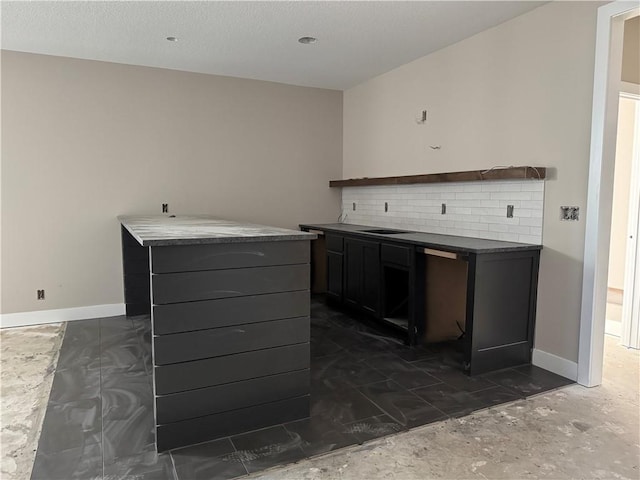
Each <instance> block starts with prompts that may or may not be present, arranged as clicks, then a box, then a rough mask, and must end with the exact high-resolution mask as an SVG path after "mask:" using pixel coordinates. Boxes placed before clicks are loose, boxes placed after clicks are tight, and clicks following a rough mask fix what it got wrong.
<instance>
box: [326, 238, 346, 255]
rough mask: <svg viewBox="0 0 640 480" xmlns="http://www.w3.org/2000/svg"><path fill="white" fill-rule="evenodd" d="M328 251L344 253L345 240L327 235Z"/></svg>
mask: <svg viewBox="0 0 640 480" xmlns="http://www.w3.org/2000/svg"><path fill="white" fill-rule="evenodd" d="M326 239H327V250H329V251H331V252H342V251H343V249H344V238H343V237H340V236H337V235H330V234H327V235H326Z"/></svg>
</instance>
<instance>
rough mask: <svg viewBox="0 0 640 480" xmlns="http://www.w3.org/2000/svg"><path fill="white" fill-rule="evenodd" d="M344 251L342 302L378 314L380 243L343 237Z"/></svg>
mask: <svg viewBox="0 0 640 480" xmlns="http://www.w3.org/2000/svg"><path fill="white" fill-rule="evenodd" d="M344 252H345V253H344V262H345V271H344V302H345V303H346V304H348V305H351V306H353V307H358V308H361V309H362V310H365V311H366V312H368V313H371V314H373V315H374V316H378V313H379V311H380V244H379V243H378V242H368V241H366V240H356V239H352V238H345V239H344Z"/></svg>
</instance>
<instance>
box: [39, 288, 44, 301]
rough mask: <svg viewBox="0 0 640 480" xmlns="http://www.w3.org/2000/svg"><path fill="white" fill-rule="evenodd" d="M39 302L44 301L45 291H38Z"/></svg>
mask: <svg viewBox="0 0 640 480" xmlns="http://www.w3.org/2000/svg"><path fill="white" fill-rule="evenodd" d="M38 300H44V290H38Z"/></svg>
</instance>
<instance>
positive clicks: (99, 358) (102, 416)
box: [98, 319, 105, 479]
mask: <svg viewBox="0 0 640 480" xmlns="http://www.w3.org/2000/svg"><path fill="white" fill-rule="evenodd" d="M98 355H99V357H98V364H99V365H100V424H101V428H100V443H101V444H102V445H101V449H100V450H101V453H102V478H103V479H104V471H105V459H104V402H103V397H102V319H99V320H98Z"/></svg>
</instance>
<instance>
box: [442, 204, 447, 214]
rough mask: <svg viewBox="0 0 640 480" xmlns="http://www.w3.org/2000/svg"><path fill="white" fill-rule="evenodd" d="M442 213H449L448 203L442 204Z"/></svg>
mask: <svg viewBox="0 0 640 480" xmlns="http://www.w3.org/2000/svg"><path fill="white" fill-rule="evenodd" d="M440 213H441V214H442V215H445V214H446V213H447V204H446V203H443V204H442V209H441V210H440Z"/></svg>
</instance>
